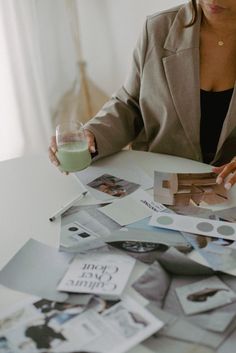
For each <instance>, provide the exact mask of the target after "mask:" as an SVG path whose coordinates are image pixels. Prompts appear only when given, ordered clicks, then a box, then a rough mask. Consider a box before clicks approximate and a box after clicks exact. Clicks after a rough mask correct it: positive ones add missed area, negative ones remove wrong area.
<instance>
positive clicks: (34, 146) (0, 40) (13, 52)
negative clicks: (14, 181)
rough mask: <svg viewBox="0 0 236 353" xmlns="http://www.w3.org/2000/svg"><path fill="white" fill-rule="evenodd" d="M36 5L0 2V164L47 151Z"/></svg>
mask: <svg viewBox="0 0 236 353" xmlns="http://www.w3.org/2000/svg"><path fill="white" fill-rule="evenodd" d="M38 43H39V41H38V28H37V18H36V9H35V1H32V0H23V1H22V0H20V1H16V0H0V56H1V65H0V77H1V80H0V98H1V103H0V116H1V128H0V160H4V159H9V158H13V157H18V156H21V155H23V154H31V153H38V152H41V151H46V150H47V146H48V141H49V138H50V135H51V119H50V114H49V109H48V104H47V101H46V97H45V94H44V92H45V81H44V76H43V70H42V65H41V56H40V48H39V46H38Z"/></svg>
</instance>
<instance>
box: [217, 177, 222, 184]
mask: <svg viewBox="0 0 236 353" xmlns="http://www.w3.org/2000/svg"><path fill="white" fill-rule="evenodd" d="M222 181H223V179H222V178H221V177H220V176H218V177H217V178H216V184H222Z"/></svg>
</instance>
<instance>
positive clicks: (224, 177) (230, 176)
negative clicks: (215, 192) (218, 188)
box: [212, 157, 236, 190]
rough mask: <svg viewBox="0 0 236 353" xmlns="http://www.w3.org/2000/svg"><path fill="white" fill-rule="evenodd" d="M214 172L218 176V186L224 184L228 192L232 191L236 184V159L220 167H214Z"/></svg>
mask: <svg viewBox="0 0 236 353" xmlns="http://www.w3.org/2000/svg"><path fill="white" fill-rule="evenodd" d="M212 171H213V172H214V173H216V174H218V176H217V178H216V182H217V184H222V183H224V187H225V189H226V190H230V189H231V187H232V186H233V185H234V184H235V183H236V157H234V158H233V159H232V161H231V162H229V163H227V164H224V165H222V166H220V167H213V168H212Z"/></svg>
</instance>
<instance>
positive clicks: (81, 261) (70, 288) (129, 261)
mask: <svg viewBox="0 0 236 353" xmlns="http://www.w3.org/2000/svg"><path fill="white" fill-rule="evenodd" d="M134 265H135V259H134V258H132V257H130V256H128V255H126V254H122V253H117V252H115V251H109V252H106V251H99V253H95V252H87V253H85V254H79V255H77V256H76V257H74V259H73V260H72V262H71V264H70V265H69V268H68V270H67V272H66V274H65V276H64V277H63V278H62V280H61V281H60V283H59V285H58V287H57V289H58V290H59V291H66V292H74V293H92V294H102V295H105V296H113V297H119V296H120V295H121V294H122V292H123V290H124V288H125V286H126V284H127V281H128V279H129V277H130V275H131V272H132V270H133V268H134Z"/></svg>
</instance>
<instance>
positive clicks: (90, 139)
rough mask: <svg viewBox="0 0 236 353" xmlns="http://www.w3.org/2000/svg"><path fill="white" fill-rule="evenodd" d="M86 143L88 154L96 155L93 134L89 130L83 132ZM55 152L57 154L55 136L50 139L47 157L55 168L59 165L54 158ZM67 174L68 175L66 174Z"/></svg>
mask: <svg viewBox="0 0 236 353" xmlns="http://www.w3.org/2000/svg"><path fill="white" fill-rule="evenodd" d="M84 133H85V136H86V139H87V142H88V149H89V152H90V153H91V154H94V153H96V143H95V137H94V134H93V133H92V132H90V131H89V130H86V129H85V130H84ZM56 152H57V143H56V136H52V137H51V143H50V146H49V148H48V155H49V159H50V161H51V162H52V163H53V164H54V165H55V166H56V167H58V166H59V165H60V162H59V160H58V159H57V157H56ZM66 174H68V173H66Z"/></svg>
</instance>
